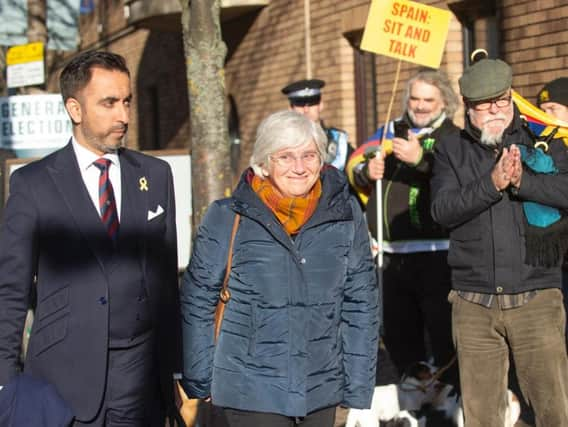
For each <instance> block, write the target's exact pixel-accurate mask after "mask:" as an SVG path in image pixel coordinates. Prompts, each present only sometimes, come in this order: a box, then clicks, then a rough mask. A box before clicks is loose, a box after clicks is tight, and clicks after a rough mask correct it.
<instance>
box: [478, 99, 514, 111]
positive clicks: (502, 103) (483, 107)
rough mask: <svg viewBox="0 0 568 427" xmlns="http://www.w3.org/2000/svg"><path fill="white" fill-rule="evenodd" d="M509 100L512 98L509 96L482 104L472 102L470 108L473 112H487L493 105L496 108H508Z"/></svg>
mask: <svg viewBox="0 0 568 427" xmlns="http://www.w3.org/2000/svg"><path fill="white" fill-rule="evenodd" d="M511 100H512V97H511V95H509V96H507V97H506V98H498V99H491V100H489V101H483V102H472V103H471V104H470V106H471V108H473V109H474V110H475V111H487V110H489V109H490V108H491V106H492V105H493V104H495V106H496V107H497V108H505V107H508V106H509V105H511Z"/></svg>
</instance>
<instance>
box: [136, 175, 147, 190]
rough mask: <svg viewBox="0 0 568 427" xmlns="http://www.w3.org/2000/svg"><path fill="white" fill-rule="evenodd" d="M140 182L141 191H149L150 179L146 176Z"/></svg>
mask: <svg viewBox="0 0 568 427" xmlns="http://www.w3.org/2000/svg"><path fill="white" fill-rule="evenodd" d="M138 182H139V183H140V191H148V180H147V179H146V177H145V176H143V177H142V178H140V181H138Z"/></svg>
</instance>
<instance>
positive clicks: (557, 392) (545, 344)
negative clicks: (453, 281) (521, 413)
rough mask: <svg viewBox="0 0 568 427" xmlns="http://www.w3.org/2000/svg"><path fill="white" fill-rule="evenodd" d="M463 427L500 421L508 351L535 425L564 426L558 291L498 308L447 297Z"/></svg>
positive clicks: (566, 370) (566, 376)
mask: <svg viewBox="0 0 568 427" xmlns="http://www.w3.org/2000/svg"><path fill="white" fill-rule="evenodd" d="M451 302H452V326H453V338H454V342H455V344H456V348H457V351H458V361H459V370H460V380H461V390H462V398H463V404H464V416H465V425H466V427H502V426H503V425H504V422H505V410H506V404H507V400H506V390H507V385H508V384H507V380H508V370H509V354H511V355H512V357H513V360H514V362H515V367H516V373H517V377H518V380H519V385H520V388H521V392H522V393H523V397H524V398H525V400H526V401H527V402H528V404H529V405H530V406H532V408H533V409H534V412H535V419H536V425H537V427H545V426H555V427H562V426H568V359H567V357H566V339H565V327H566V316H565V311H564V305H563V302H562V292H561V291H560V289H544V290H540V291H538V294H537V295H536V296H535V297H534V298H533V299H532V300H530V301H529V302H528V303H526V304H525V305H523V306H521V307H518V308H513V309H509V310H502V309H501V308H499V307H498V306H496V304H494V306H493V307H491V308H486V307H483V306H481V305H479V304H474V303H471V302H468V301H466V300H465V299H463V298H461V297H459V296H458V295H453V297H452V301H451Z"/></svg>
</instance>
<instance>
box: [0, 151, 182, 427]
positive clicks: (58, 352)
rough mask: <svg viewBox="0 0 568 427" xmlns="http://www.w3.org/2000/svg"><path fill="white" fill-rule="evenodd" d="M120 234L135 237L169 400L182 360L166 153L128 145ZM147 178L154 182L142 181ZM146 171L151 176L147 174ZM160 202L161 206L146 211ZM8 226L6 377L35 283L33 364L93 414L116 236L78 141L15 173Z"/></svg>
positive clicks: (2, 247) (0, 247)
mask: <svg viewBox="0 0 568 427" xmlns="http://www.w3.org/2000/svg"><path fill="white" fill-rule="evenodd" d="M119 159H120V167H121V185H122V210H121V222H120V231H119V232H120V234H121V238H128V239H137V247H138V248H139V251H138V258H139V263H140V268H141V269H142V275H143V278H144V284H145V287H146V292H147V294H148V298H149V302H150V308H151V313H152V320H153V322H152V324H153V329H154V332H155V334H154V335H155V337H156V340H155V341H156V346H157V354H158V358H159V360H158V363H159V369H160V376H161V380H162V381H161V382H162V390H163V392H164V393H165V396H164V397H165V399H166V402H168V403H169V402H172V401H173V400H172V397H173V396H172V394H173V393H172V390H173V387H172V373H173V372H174V371H177V372H179V369H180V365H181V362H180V360H181V343H180V338H179V337H180V336H181V334H180V332H179V329H180V320H179V308H178V307H179V295H178V286H177V284H178V282H177V256H176V251H177V248H176V227H175V202H174V190H173V180H172V175H171V170H170V168H169V166H168V165H167V163H166V162H164V161H162V160H159V159H156V158H153V157H150V156H146V155H143V154H141V153H138V152H135V151H131V150H127V149H123V150H121V151H120V153H119ZM142 178H145V183H146V186H144V185H143V182H141V180H142ZM142 181H144V180H142ZM158 206H161V207H162V209H163V211H164V212H163V213H162V214H161V215H157V216H155V217H151V219H148V218H149V216H148V213H149V211H150V210H151V211H154V212H156V210H157V209H158ZM4 214H5V217H4V223H3V226H2V230H1V232H0V384H7V383H8V381H9V380H10V379H11V378H12V377H13V376H14V375H15V374H16V373H17V372H18V370H19V366H18V357H19V354H20V348H21V338H22V332H23V331H22V329H23V325H24V319H25V316H26V311H27V309H28V305H29V299H30V297H29V296H30V291H31V289H32V286H33V285H34V284H35V287H36V290H37V307H36V311H35V314H36V315H35V320H34V325H33V328H32V332H31V337H30V342H29V347H28V353H27V358H26V362H25V371H26V372H28V373H30V374H31V375H32V376H35V377H38V378H42V379H43V380H45V381H47V382H49V383H51V384H53V385H54V386H55V387H56V389H57V391H58V392H59V393H60V394H61V396H62V397H63V398H64V400H65V401H66V402H68V403H69V405H70V406H71V408H72V409H73V412H74V414H75V416H76V417H77V418H78V419H80V420H88V419H90V418H92V417H94V416H95V414H96V412H97V409H98V408H99V406H100V403H101V400H102V397H103V391H104V387H105V377H106V371H107V352H108V340H109V304H107V300H108V295H109V287H108V271H107V270H108V268H109V266H110V265H112V264H114V263H116V262H120V259H118V260H116V259H113V257H114V256H115V254H114V251H113V246H112V243H111V241H110V239H109V238H108V236H107V234H106V229H105V228H104V225H103V224H102V222H101V219H100V217H99V215H98V213H97V210H96V209H95V207H94V205H93V202H92V200H91V199H90V197H89V194H88V192H87V189H86V187H85V185H84V183H83V180H82V178H81V173H80V171H79V167H78V163H77V160H76V157H75V154H74V151H73V147H72V145H71V143H69V144H68V145H67V146H66V147H64V148H62V149H61V150H59V151H56V152H54V153H52V154H50V155H49V156H47V157H45V158H43V159H41V160H39V161H37V162H33V163H31V164H29V165H27V166H25V167H23V168H20V169H18V170H17V171H15V172H14V173H13V174H12V177H11V180H10V197H9V200H8V202H7V205H6V209H5V213H4Z"/></svg>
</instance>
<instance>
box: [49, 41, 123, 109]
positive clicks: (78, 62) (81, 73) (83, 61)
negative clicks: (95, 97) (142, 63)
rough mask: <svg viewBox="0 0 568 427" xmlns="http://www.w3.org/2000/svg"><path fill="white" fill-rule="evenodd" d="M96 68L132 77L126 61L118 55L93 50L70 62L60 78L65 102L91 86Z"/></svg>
mask: <svg viewBox="0 0 568 427" xmlns="http://www.w3.org/2000/svg"><path fill="white" fill-rule="evenodd" d="M96 67H99V68H103V69H105V70H109V71H119V72H121V73H125V74H127V75H128V77H130V71H129V70H128V67H127V66H126V61H125V60H124V58H123V57H122V56H120V55H118V54H116V53H111V52H104V51H93V50H91V51H88V52H84V53H81V54H80V55H77V56H76V57H74V58H73V59H71V61H69V63H68V64H67V65H66V66H65V68H63V71H61V75H60V76H59V89H60V91H61V96H62V97H63V102H65V101H67V99H68V98H74V97H76V96H77V93H78V92H79V91H81V90H82V89H83V88H84V87H85V86H87V85H88V84H89V81H90V80H91V75H92V69H93V68H96Z"/></svg>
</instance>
